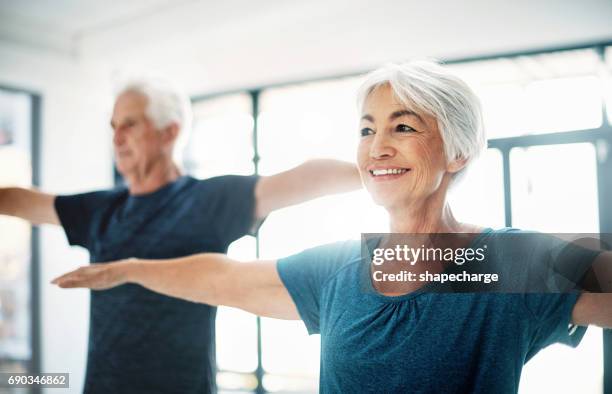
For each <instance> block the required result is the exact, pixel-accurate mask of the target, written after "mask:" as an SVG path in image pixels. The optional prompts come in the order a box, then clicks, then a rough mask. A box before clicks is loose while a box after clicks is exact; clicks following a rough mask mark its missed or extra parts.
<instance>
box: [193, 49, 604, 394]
mask: <svg viewBox="0 0 612 394" xmlns="http://www.w3.org/2000/svg"><path fill="white" fill-rule="evenodd" d="M602 53H603V56H602ZM450 66H451V67H453V68H454V69H455V71H456V72H457V73H458V74H459V75H461V76H462V77H463V78H464V79H465V80H466V81H467V82H468V83H469V84H470V85H471V86H472V87H474V88H475V90H476V92H477V94H478V95H479V97H480V98H481V101H482V104H483V111H484V117H485V118H484V121H485V128H486V130H487V133H488V138H489V149H488V150H487V151H486V152H484V154H483V155H482V157H481V158H480V159H479V160H477V161H476V162H475V163H473V165H472V166H470V169H469V171H468V172H467V173H466V175H465V177H464V179H462V180H461V181H460V183H459V185H457V187H456V188H453V189H452V190H451V192H450V194H449V199H450V201H451V206H452V207H453V212H454V214H455V216H456V217H457V218H458V219H459V220H463V221H467V222H472V223H477V224H480V225H486V226H490V227H494V228H500V227H503V226H514V227H518V228H523V229H532V230H539V231H545V232H572V233H576V232H600V231H602V232H603V231H607V232H610V231H612V230H610V229H612V222H610V219H609V218H607V217H605V216H604V215H603V214H602V212H600V209H599V207H600V205H601V204H600V202H601V201H603V200H602V196H603V198H604V199H605V201H610V200H612V196H605V195H602V193H604V194H605V193H608V192H607V191H606V190H608V191H609V190H612V185H610V184H609V183H610V182H612V181H611V180H610V179H612V178H610V177H609V176H607V177H606V176H604V174H607V171H609V169H610V158H609V156H610V154H609V151H610V149H612V128H611V127H610V124H612V123H611V122H612V78H611V77H610V75H612V47H606V48H605V50H602V48H601V47H593V48H589V47H586V48H580V49H572V50H557V51H550V52H546V53H534V54H529V55H524V54H516V55H512V56H505V57H499V58H495V59H488V60H473V59H469V60H466V61H458V62H453V63H451V65H450ZM360 82H361V78H358V77H346V78H338V79H335V80H327V81H317V82H310V83H300V84H292V85H286V86H284V87H274V88H267V89H262V90H257V91H253V92H250V93H249V94H246V93H245V94H242V95H240V94H239V95H226V96H220V97H218V98H213V99H207V100H203V101H200V102H198V103H197V104H196V110H195V113H196V131H195V134H194V136H193V137H192V138H194V139H193V140H192V143H191V144H190V145H189V146H188V150H187V151H188V152H189V155H188V157H189V158H190V159H189V160H191V161H189V165H190V168H191V169H192V171H193V173H196V174H198V175H200V176H211V175H213V174H215V175H219V174H224V173H228V172H233V173H242V174H248V173H252V172H253V171H254V169H255V168H257V170H258V173H260V174H262V175H270V174H274V173H277V172H279V171H283V170H286V169H289V168H291V167H293V166H296V165H298V164H300V163H302V162H303V161H304V160H307V159H310V158H315V157H327V158H337V159H342V160H349V161H354V157H355V151H356V150H355V148H356V145H357V143H358V139H357V135H358V134H357V120H358V116H357V109H356V94H355V93H356V89H357V87H358V85H359V83H360ZM606 104H607V105H606ZM606 107H607V109H606ZM252 108H258V112H259V113H257V114H252ZM604 114H607V116H606V118H607V121H605V118H604V116H603V115H604ZM254 122H257V124H256V125H255V123H254ZM255 126H257V127H255ZM198 127H199V128H198ZM254 130H256V136H254V135H253V131H254ZM211 133H216V136H214V137H213V136H211V135H210V134H211ZM198 136H199V137H198ZM254 137H256V138H254ZM198 138H200V141H201V142H193V141H197V139H198ZM215 138H216V139H215ZM253 141H257V144H256V146H255V145H253ZM192 145H193V146H192ZM212 147H214V149H213V148H212ZM206 149H208V151H207V150H206ZM251 159H254V160H251ZM206 160H209V161H210V162H208V163H207V162H205V161H206ZM212 162H214V163H216V164H213V163H212ZM230 162H233V163H230ZM236 163H240V164H236ZM327 212H333V215H325V218H324V219H322V213H327ZM355 212H359V213H360V214H359V215H356V214H355ZM322 221H323V222H324V224H325V225H324V226H322V225H321V223H322ZM387 229H388V227H387V217H386V213H385V212H384V210H382V209H380V208H379V207H376V206H375V205H374V204H372V202H371V201H370V198H369V196H368V195H367V193H366V192H364V191H360V192H354V193H349V194H346V195H340V196H330V197H324V198H320V199H317V200H315V201H311V202H308V203H304V204H301V205H299V206H295V207H290V208H286V209H283V210H281V211H278V212H274V213H272V214H271V215H270V217H269V218H268V219H267V220H266V222H265V223H264V225H263V226H262V227H261V229H260V232H259V236H258V240H257V242H258V243H257V242H256V241H254V240H252V239H250V240H247V239H243V240H240V241H237V243H235V244H234V245H232V250H231V252H230V253H235V254H240V255H242V256H248V257H247V259H250V258H253V257H254V256H255V255H258V256H259V257H261V258H278V257H282V256H286V255H289V254H293V253H297V252H299V251H301V250H303V249H305V248H308V247H311V246H315V245H320V244H323V243H328V242H333V241H335V240H340V239H347V238H355V237H358V236H359V234H360V233H361V232H385V231H387ZM248 330H252V332H250V331H248ZM238 331H239V333H238ZM217 332H218V334H217V335H218V344H219V346H218V361H219V367H220V373H219V377H218V382H219V386H220V388H221V389H222V390H240V391H245V392H252V391H255V390H257V391H259V392H261V391H269V392H316V391H317V390H318V371H319V357H320V347H319V337H318V336H310V337H309V336H308V335H307V334H306V330H305V328H304V327H303V325H302V324H301V323H300V322H286V321H279V320H273V319H261V320H260V321H259V324H258V323H257V320H255V318H254V317H252V316H251V315H248V314H244V313H243V312H239V311H235V310H230V309H223V308H221V309H220V311H219V319H218V323H217ZM258 337H259V338H260V344H261V345H260V346H258V345H257V340H258ZM601 338H602V331H601V330H599V329H594V328H589V330H588V331H587V334H586V336H585V338H584V339H583V341H582V343H581V345H580V346H579V348H578V349H569V348H567V347H564V346H561V345H558V346H552V347H550V348H548V349H546V351H543V352H541V353H539V354H538V355H537V356H536V357H535V358H534V359H533V360H531V361H530V362H529V363H528V364H527V365H526V366H525V367H524V370H523V371H524V373H523V375H522V379H521V387H520V392H521V393H523V394H527V393H536V392H542V391H555V392H559V393H563V392H567V393H570V392H577V391H580V392H585V393H587V392H588V393H600V392H602V391H603V387H602V376H603V374H604V366H603V363H602V360H603V348H602V346H601ZM605 373H607V374H609V373H612V371H605Z"/></svg>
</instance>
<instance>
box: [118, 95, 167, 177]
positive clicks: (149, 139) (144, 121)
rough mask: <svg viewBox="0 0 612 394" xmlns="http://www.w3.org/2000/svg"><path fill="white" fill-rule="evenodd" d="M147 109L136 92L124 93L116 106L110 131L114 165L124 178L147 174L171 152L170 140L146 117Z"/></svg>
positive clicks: (144, 98) (143, 97)
mask: <svg viewBox="0 0 612 394" xmlns="http://www.w3.org/2000/svg"><path fill="white" fill-rule="evenodd" d="M146 108H147V98H146V97H145V96H143V95H141V94H138V93H135V92H125V93H123V94H121V95H120V96H119V97H118V98H117V101H116V102H115V107H114V109H113V117H112V119H111V127H112V128H113V132H114V133H113V147H114V151H115V161H116V164H117V170H118V171H119V173H120V174H121V175H124V176H125V175H128V174H130V173H135V172H136V173H146V172H147V170H148V169H149V168H150V167H151V166H152V165H154V164H155V163H156V162H157V161H158V160H160V158H162V157H163V155H165V154H168V152H169V150H170V149H169V147H168V141H167V138H164V135H163V133H162V132H160V131H159V130H156V129H155V126H154V125H153V123H152V122H151V120H150V119H149V118H148V117H147V115H146V113H145V112H146ZM170 148H171V147H170Z"/></svg>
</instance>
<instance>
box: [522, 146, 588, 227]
mask: <svg viewBox="0 0 612 394" xmlns="http://www.w3.org/2000/svg"><path fill="white" fill-rule="evenodd" d="M596 165H597V163H596V158H595V148H594V147H593V145H592V144H590V143H580V144H567V145H554V146H538V147H531V148H527V149H524V148H515V149H512V151H510V174H511V184H512V224H513V225H514V226H515V227H518V228H522V229H529V230H538V231H543V232H549V233H555V232H557V233H562V232H567V233H597V232H599V216H598V215H599V213H598V197H597V167H596Z"/></svg>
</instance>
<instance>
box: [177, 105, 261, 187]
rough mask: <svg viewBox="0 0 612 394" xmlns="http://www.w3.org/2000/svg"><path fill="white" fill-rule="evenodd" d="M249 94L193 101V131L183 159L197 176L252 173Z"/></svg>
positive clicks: (188, 168)
mask: <svg viewBox="0 0 612 394" xmlns="http://www.w3.org/2000/svg"><path fill="white" fill-rule="evenodd" d="M251 113H252V109H251V99H250V96H249V95H247V94H239V95H231V96H223V97H220V98H215V99H210V100H203V101H199V102H196V103H194V105H193V131H192V132H191V135H190V136H189V138H188V139H187V141H188V142H187V146H186V148H185V152H184V163H185V168H186V170H187V172H188V173H190V174H191V175H193V176H195V177H196V178H209V177H213V176H219V175H227V174H239V175H249V174H252V173H253V170H254V168H253V116H252V115H251Z"/></svg>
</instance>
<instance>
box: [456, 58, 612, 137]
mask: <svg viewBox="0 0 612 394" xmlns="http://www.w3.org/2000/svg"><path fill="white" fill-rule="evenodd" d="M451 67H452V68H453V69H454V70H455V72H457V73H458V74H459V75H460V76H462V77H463V78H464V79H465V80H466V81H467V82H468V83H469V84H470V85H471V86H472V87H473V88H474V90H475V91H476V93H477V94H478V96H479V97H480V99H481V101H482V106H483V117H484V122H485V128H486V130H487V133H488V136H489V138H502V137H511V136H518V135H525V134H541V133H549V132H558V131H569V130H580V129H592V128H597V127H599V126H600V125H601V105H602V93H603V91H602V77H601V75H600V74H601V73H600V70H601V61H600V59H599V57H598V55H597V53H596V52H595V51H594V50H592V49H584V50H576V51H563V52H556V53H550V54H541V55H533V56H520V57H517V58H506V59H503V58H502V59H495V60H487V61H479V62H469V63H463V64H454V65H451Z"/></svg>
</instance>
